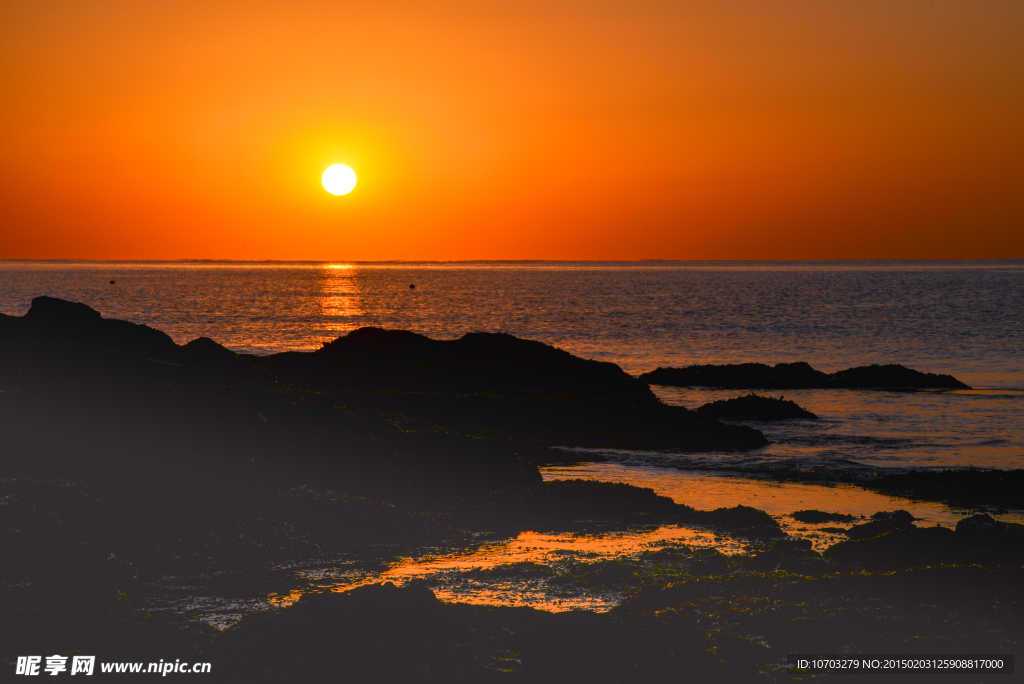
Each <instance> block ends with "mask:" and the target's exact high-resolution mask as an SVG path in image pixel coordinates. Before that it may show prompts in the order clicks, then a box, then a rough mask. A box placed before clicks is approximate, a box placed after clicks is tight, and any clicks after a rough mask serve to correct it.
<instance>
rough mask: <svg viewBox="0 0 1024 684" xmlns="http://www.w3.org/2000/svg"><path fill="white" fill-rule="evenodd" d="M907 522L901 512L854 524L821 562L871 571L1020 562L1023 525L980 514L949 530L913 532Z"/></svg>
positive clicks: (1023, 550) (1023, 548) (907, 517)
mask: <svg viewBox="0 0 1024 684" xmlns="http://www.w3.org/2000/svg"><path fill="white" fill-rule="evenodd" d="M900 514H902V515H900ZM877 515H878V514H876V516H877ZM910 520H912V518H911V517H910V515H909V514H908V513H907V512H906V511H896V512H895V513H892V514H888V515H885V516H881V517H877V518H875V519H873V520H872V521H871V522H869V523H865V524H863V525H856V526H854V527H852V528H850V529H849V530H847V536H848V537H849V538H850V539H849V541H843V542H839V543H838V544H835V545H834V546H832V547H831V548H829V549H828V550H827V551H826V552H825V557H826V558H829V559H831V560H834V561H837V562H839V563H842V564H844V565H847V566H851V567H857V568H865V569H868V570H875V571H884V570H895V569H899V568H908V567H926V566H928V565H939V564H944V563H945V564H972V563H980V564H983V565H987V566H992V567H995V566H1002V565H1009V566H1014V567H1019V566H1020V564H1021V563H1024V525H1018V524H1014V523H1002V522H998V521H996V520H994V519H993V518H992V517H990V516H988V515H984V514H980V515H974V516H971V517H969V518H965V519H963V520H961V521H959V522H958V523H957V526H956V529H955V530H952V529H949V528H948V527H938V526H935V527H916V526H915V525H914V524H913V523H912V522H910Z"/></svg>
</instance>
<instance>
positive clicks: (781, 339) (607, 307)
mask: <svg viewBox="0 0 1024 684" xmlns="http://www.w3.org/2000/svg"><path fill="white" fill-rule="evenodd" d="M40 295H49V296H52V297H61V298H64V299H69V300H74V301H79V302H84V303H86V304H88V305H89V306H92V307H93V308H95V309H96V310H98V311H99V312H100V313H101V314H103V315H104V316H105V317H108V318H120V319H125V320H129V321H133V322H136V323H145V324H147V325H150V326H152V327H154V328H157V329H159V330H162V331H164V332H166V333H168V334H169V335H170V336H171V337H172V338H174V340H175V341H176V342H178V343H186V342H188V341H190V340H193V339H195V338H197V337H200V336H206V337H210V338H212V339H214V340H216V341H218V342H220V343H221V344H223V345H225V346H227V347H229V348H230V349H233V350H235V351H238V352H244V353H249V354H271V353H275V352H282V351H296V350H299V351H301V350H314V349H317V348H319V347H320V346H321V344H322V343H324V342H327V341H329V340H332V339H335V338H337V337H339V336H341V335H345V334H347V333H348V332H350V331H352V330H355V329H356V328H360V327H364V326H378V327H383V328H392V329H403V330H412V331H414V332H417V333H421V334H424V335H427V336H430V337H433V338H435V339H453V338H458V337H461V336H462V335H464V334H465V333H467V332H473V331H488V332H505V333H510V334H512V335H516V336H518V337H523V338H528V339H533V340H539V341H541V342H545V343H547V344H550V345H553V346H555V347H558V348H560V349H564V350H566V351H568V352H571V353H573V354H576V355H578V356H581V357H584V358H589V359H598V360H601V361H610V362H612V363H616V364H618V365H619V366H620V367H621V368H622V369H623V370H624V371H626V372H627V373H630V374H633V375H639V374H640V373H643V372H646V371H649V370H653V369H655V368H657V367H659V366H685V365H690V364H705V363H742V362H762V363H769V364H775V363H779V362H793V361H806V362H808V363H810V364H811V365H812V366H814V367H815V368H817V369H819V370H823V371H826V372H832V371H836V370H840V369H843V368H848V367H852V366H859V365H866V364H872V363H879V364H884V363H900V364H904V365H906V366H908V367H910V368H914V369H917V370H920V371H926V372H931V373H947V374H950V375H953V376H955V377H956V378H958V379H960V380H962V381H964V382H965V383H967V384H969V385H970V386H971V387H972V388H973V389H970V390H953V391H926V392H886V391H872V390H786V391H783V392H767V394H770V395H773V396H779V395H784V396H785V397H786V398H787V399H792V400H794V401H796V402H797V403H798V404H800V405H801V406H803V407H804V408H807V409H809V410H810V411H812V412H814V413H815V414H817V415H818V416H819V419H818V420H815V421H807V420H798V421H785V422H781V423H756V422H751V423H748V424H749V425H751V426H753V427H756V428H757V429H759V430H761V431H762V432H764V433H765V435H766V436H767V437H768V439H769V440H770V442H771V443H770V444H769V445H768V446H766V447H764V448H762V449H758V450H756V451H752V452H747V453H742V454H737V453H701V454H692V453H680V452H677V451H661V452H652V451H624V450H600V449H591V450H579V449H576V450H574V451H576V452H577V453H578V455H579V459H580V463H579V464H578V465H572V466H558V467H548V468H544V469H542V472H543V474H544V476H545V478H547V479H560V478H580V477H582V478H587V479H597V480H604V481H617V482H628V483H631V484H635V485H639V486H644V487H651V488H652V489H654V490H655V491H656V492H658V493H659V494H663V495H666V496H671V497H672V498H673V499H675V500H676V501H678V502H680V503H686V504H689V505H692V506H695V507H697V508H704V509H709V508H715V507H718V506H734V505H737V504H740V503H742V504H746V505H752V506H755V507H758V508H761V509H763V510H766V511H767V512H769V513H770V514H772V515H773V516H776V518H777V519H778V520H779V521H780V523H781V524H782V525H783V527H784V528H785V529H786V530H787V532H789V533H790V534H793V535H795V536H805V537H806V538H809V539H811V540H812V541H813V543H814V544H815V547H816V548H817V547H821V548H825V547H827V545H828V544H831V543H834V541H836V540H837V539H840V538H841V535H840V536H838V537H837V536H836V535H835V531H834V530H833V532H829V531H828V530H829V528H827V527H823V528H822V529H818V528H819V527H821V526H807V525H802V524H800V523H799V522H797V521H796V520H795V519H794V518H793V517H792V516H791V515H790V514H791V513H792V512H794V511H797V510H803V509H807V508H819V509H822V510H828V511H830V512H842V513H850V514H853V515H859V516H867V515H870V514H871V513H872V512H874V511H878V510H895V509H905V510H908V511H910V512H911V513H912V514H913V515H914V516H915V517H917V518H918V524H922V525H932V524H940V525H955V523H956V521H957V520H958V519H960V517H962V516H964V515H968V514H970V513H971V512H972V511H966V510H956V509H951V508H949V507H947V506H945V505H943V504H941V503H937V502H926V501H912V500H909V499H903V498H900V497H892V496H887V495H882V494H879V493H876V492H871V491H868V490H865V489H862V488H859V487H857V486H855V484H851V477H852V478H853V480H854V481H855V480H856V477H859V476H863V477H870V476H872V475H874V474H878V473H886V472H902V471H906V470H910V469H942V468H963V467H978V468H1002V469H1013V468H1021V467H1024V261H1020V260H1006V261H951V262H937V261H877V262H871V261H868V262H850V261H843V262H669V261H648V262H592V261H587V262H549V261H542V262H518V261H517V262H444V263H441V262H424V263H418V262H383V263H376V262H375V263H364V262H317V263H313V262H301V263H285V262H219V261H175V262H96V261H81V262H77V261H6V262H0V312H2V313H6V314H11V315H22V314H24V313H25V312H26V311H27V310H28V308H29V306H30V304H31V301H32V299H33V298H34V297H38V296H40ZM652 389H653V390H654V391H655V393H656V394H657V395H658V396H659V397H660V398H661V399H662V400H664V401H665V402H667V403H670V404H675V405H681V406H685V407H687V408H691V409H692V408H697V407H698V406H700V405H702V404H704V403H706V402H708V401H713V400H716V399H722V398H728V397H734V396H738V395H740V394H743V393H744V392H742V391H737V390H716V389H707V388H686V389H684V388H672V387H660V386H654V387H653V388H652ZM562 446H563V447H564V448H566V449H570V450H572V449H573V445H562ZM989 512H990V513H992V514H993V515H995V516H996V517H997V518H999V519H1003V520H1008V521H1015V522H1024V511H1017V510H1009V511H1007V510H991V511H989ZM524 535H526V536H524ZM530 535H532V536H530ZM652 535H653V537H652ZM679 535H688V536H687V537H686V542H687V544H690V545H699V544H700V543H704V542H701V540H700V538H699V535H700V533H697V532H693V531H686V530H680V529H675V528H673V529H671V530H668V529H660V530H654V531H647V532H642V533H641V532H637V533H629V534H625V535H618V536H614V537H608V538H600V539H599V538H595V537H578V538H577V537H573V538H569V537H567V536H565V535H563V536H561V537H558V536H555V537H550V538H549V537H545V536H544V535H542V534H539V533H532V532H531V533H523V535H520V538H516V539H511V540H506V541H504V542H501V543H498V544H493V545H487V546H485V547H481V549H479V550H477V551H475V552H473V553H472V554H469V555H458V554H456V555H454V556H452V555H445V554H442V555H441V556H439V557H437V558H434V557H430V558H426V557H424V558H417V559H409V560H408V561H407V562H403V563H399V564H398V565H395V566H393V567H391V569H390V570H388V571H387V572H386V573H383V574H379V575H374V576H373V577H362V576H358V577H356V576H349V575H345V573H344V572H341V571H339V570H338V568H339V567H341V566H339V565H337V564H334V565H330V566H329V568H328V570H323V569H315V568H314V569H307V572H309V573H314V574H316V573H321V574H320V575H317V577H323V576H325V575H323V573H324V572H326V573H327V575H326V576H330V577H334V578H335V579H334V580H332V581H336V582H337V587H338V588H339V589H341V588H345V587H348V586H354V585H356V584H358V583H365V582H368V581H379V580H381V579H391V580H393V581H397V582H399V583H401V582H402V581H403V580H408V579H410V578H413V577H416V576H420V575H422V574H423V573H425V572H431V573H435V575H437V576H442V575H443V574H444V573H445V572H447V573H452V572H455V570H457V569H458V568H462V567H485V566H491V565H496V564H502V563H509V562H517V561H519V560H523V559H524V558H529V559H533V560H541V561H543V560H544V557H542V555H541V556H538V555H537V554H538V553H540V552H537V551H536V549H546V548H547V547H548V546H550V547H551V549H556V551H555V552H552V553H561V552H564V551H565V549H567V548H570V547H571V548H575V547H573V545H576V546H579V547H580V549H585V550H588V551H592V550H593V549H591V546H594V545H596V546H594V548H603V549H605V551H604V553H606V554H607V555H608V556H609V557H613V556H615V557H621V556H622V554H626V553H632V552H635V551H636V550H637V549H642V548H648V547H650V545H651V544H653V543H654V542H652V541H651V540H650V539H648V537H651V538H652V539H653V538H657V539H661V541H662V542H665V543H668V542H666V541H665V540H666V539H669V538H671V539H675V538H676V537H678V536H679ZM694 535H697V536H696V537H695V536H694ZM662 538H665V539H662ZM671 539H669V541H671ZM705 541H706V543H708V544H711V545H713V546H715V547H716V548H719V549H720V550H723V551H725V552H735V551H737V550H738V549H730V548H729V547H728V542H727V541H723V540H722V539H720V538H714V537H713V535H712V536H710V537H708V539H706V540H705ZM588 544H589V545H591V546H587V545H588ZM605 547H607V548H605ZM523 549H533V550H534V551H530V552H526V551H523ZM557 549H561V551H557ZM530 553H533V554H534V555H532V556H531V555H529V554H530ZM545 553H547V551H545ZM523 554H526V555H523ZM616 554H617V556H616ZM331 573H334V574H333V575H332V574H331ZM457 574H458V573H456V575H457ZM436 590H437V591H438V595H439V596H441V597H443V598H446V600H462V601H470V602H484V603H488V602H489V603H502V602H504V603H508V604H510V605H535V606H538V607H546V608H549V609H552V610H565V609H571V608H578V607H589V608H592V609H607V608H608V607H610V606H611V605H614V603H615V600H616V599H615V597H610V598H609V597H604V598H600V599H592V598H579V599H578V600H577V599H573V600H567V599H564V598H558V599H552V598H551V597H550V595H549V594H546V593H545V592H544V591H541V590H538V591H535V592H532V593H531V591H530V590H527V589H524V588H523V587H515V588H512V589H509V590H507V591H506V592H505V594H503V595H502V596H503V598H502V597H498V598H496V597H495V594H494V588H493V587H489V588H484V589H480V588H474V587H469V588H467V585H466V584H465V582H461V583H460V582H457V581H454V580H453V583H452V584H451V585H450V586H448V587H447V588H446V587H444V586H441V587H438V588H437V589H436ZM445 592H447V593H445ZM291 599H294V596H291V597H289V596H287V595H285V596H279V597H276V599H275V598H273V597H272V598H271V603H273V602H274V601H277V602H280V603H283V604H287V603H288V602H289V601H290V600H291ZM204 600H206V601H207V603H205V604H204V605H205V608H203V611H205V612H204V614H205V615H207V616H208V617H207V618H204V619H209V620H210V621H211V623H213V624H221V626H223V624H229V623H230V622H231V621H233V620H235V619H237V616H238V615H240V612H239V611H242V610H246V609H250V608H252V607H253V606H255V605H256V604H255V603H254V604H252V605H249V606H248V608H247V607H245V606H242V607H239V606H236V605H235V604H230V605H227V604H224V601H226V600H227V599H224V598H222V597H207V598H206V599H204ZM262 600H263V599H260V601H262ZM594 601H597V603H594ZM602 602H603V603H602ZM192 608H193V606H191V605H189V606H185V607H184V608H183V607H181V606H177V607H176V608H175V610H185V609H192ZM219 620H222V623H219V622H218V621H219Z"/></svg>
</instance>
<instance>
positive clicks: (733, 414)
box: [697, 393, 818, 420]
mask: <svg viewBox="0 0 1024 684" xmlns="http://www.w3.org/2000/svg"><path fill="white" fill-rule="evenodd" d="M697 413H700V414H701V415H705V416H711V417H713V418H722V419H725V420H789V419H793V418H808V419H815V418H817V417H818V416H816V415H814V414H813V413H811V412H810V411H808V410H807V409H805V408H802V407H800V406H799V405H797V403H796V402H795V401H791V400H788V399H786V398H785V397H779V398H777V399H776V398H775V397H762V396H760V395H758V394H753V393H751V394H747V395H745V396H742V397H736V398H734V399H720V400H719V401H713V402H710V403H708V404H704V405H703V406H701V407H700V408H698V409H697Z"/></svg>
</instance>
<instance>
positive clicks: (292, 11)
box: [0, 0, 1024, 260]
mask: <svg viewBox="0 0 1024 684" xmlns="http://www.w3.org/2000/svg"><path fill="white" fill-rule="evenodd" d="M0 60H2V67H0V81H2V83H0V85H2V93H3V95H2V99H0V103H2V107H0V146H2V147H0V149H2V150H3V151H2V155H0V258H90V259H178V258H228V259H313V260H321V259H322V260H376V259H440V260H444V259H645V258H654V259H858V258H1007V257H1013V258H1024V168H1022V167H1024V2H1020V0H962V1H956V2H953V1H950V0H931V1H927V2H925V1H922V2H910V1H902V0H829V1H828V2H822V1H821V0H788V1H787V0H773V1H771V2H765V1H763V0H705V1H703V2H687V1H685V0H673V1H647V2H645V1H642V0H628V1H626V0H623V1H616V2H609V1H607V0H588V1H586V2H584V1H582V0H580V1H575V0H573V1H571V2H566V1H559V0H517V1H515V2H509V1H505V0H489V1H488V2H480V1H479V0H473V1H470V0H464V1H463V0H451V1H449V2H412V1H409V0H396V1H392V0H374V1H373V2H359V3H356V2H349V3H346V2H326V1H325V2H317V1H309V0H291V1H290V2H260V1H259V0H246V1H244V2H242V1H239V2H227V1H220V0H202V1H200V2H192V1H190V0H174V1H173V2H165V1H163V0H147V1H146V2H137V1H128V0H122V1H120V2H113V1H103V0H88V1H86V0H79V1H68V0H64V1H61V0H47V1H46V2H40V1H39V0H25V1H23V0H4V2H3V3H0ZM334 163H344V164H348V165H349V166H351V167H352V168H353V169H355V171H356V173H357V174H358V177H359V185H358V186H357V187H356V189H355V191H354V192H353V193H352V194H350V195H347V196H344V197H335V196H332V195H329V194H328V193H327V192H325V191H324V190H323V188H322V187H321V185H320V174H321V173H322V172H323V170H324V169H325V168H326V167H327V166H329V165H331V164H334Z"/></svg>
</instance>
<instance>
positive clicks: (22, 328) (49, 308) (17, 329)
mask: <svg viewBox="0 0 1024 684" xmlns="http://www.w3.org/2000/svg"><path fill="white" fill-rule="evenodd" d="M0 335H3V341H4V342H34V343H44V344H48V345H56V346H76V347H83V348H92V349H105V350H112V351H120V352H129V353H133V354H144V355H148V356H150V357H152V358H156V359H168V358H169V357H172V356H173V355H174V354H175V352H176V351H177V345H176V344H174V340H172V339H171V338H170V336H169V335H167V334H166V333H163V332H160V331H159V330H154V329H153V328H150V327H149V326H148V325H140V324H137V323H129V322H128V321H121V320H117V319H109V318H103V317H102V316H100V314H99V312H98V311H96V310H95V309H93V308H91V307H89V306H87V305H85V304H81V303H78V302H69V301H65V300H63V299H57V298H54V297H36V298H35V299H33V300H32V306H31V308H30V309H29V310H28V312H27V313H26V314H25V315H24V316H23V317H20V318H19V317H17V316H3V318H2V319H0Z"/></svg>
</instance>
